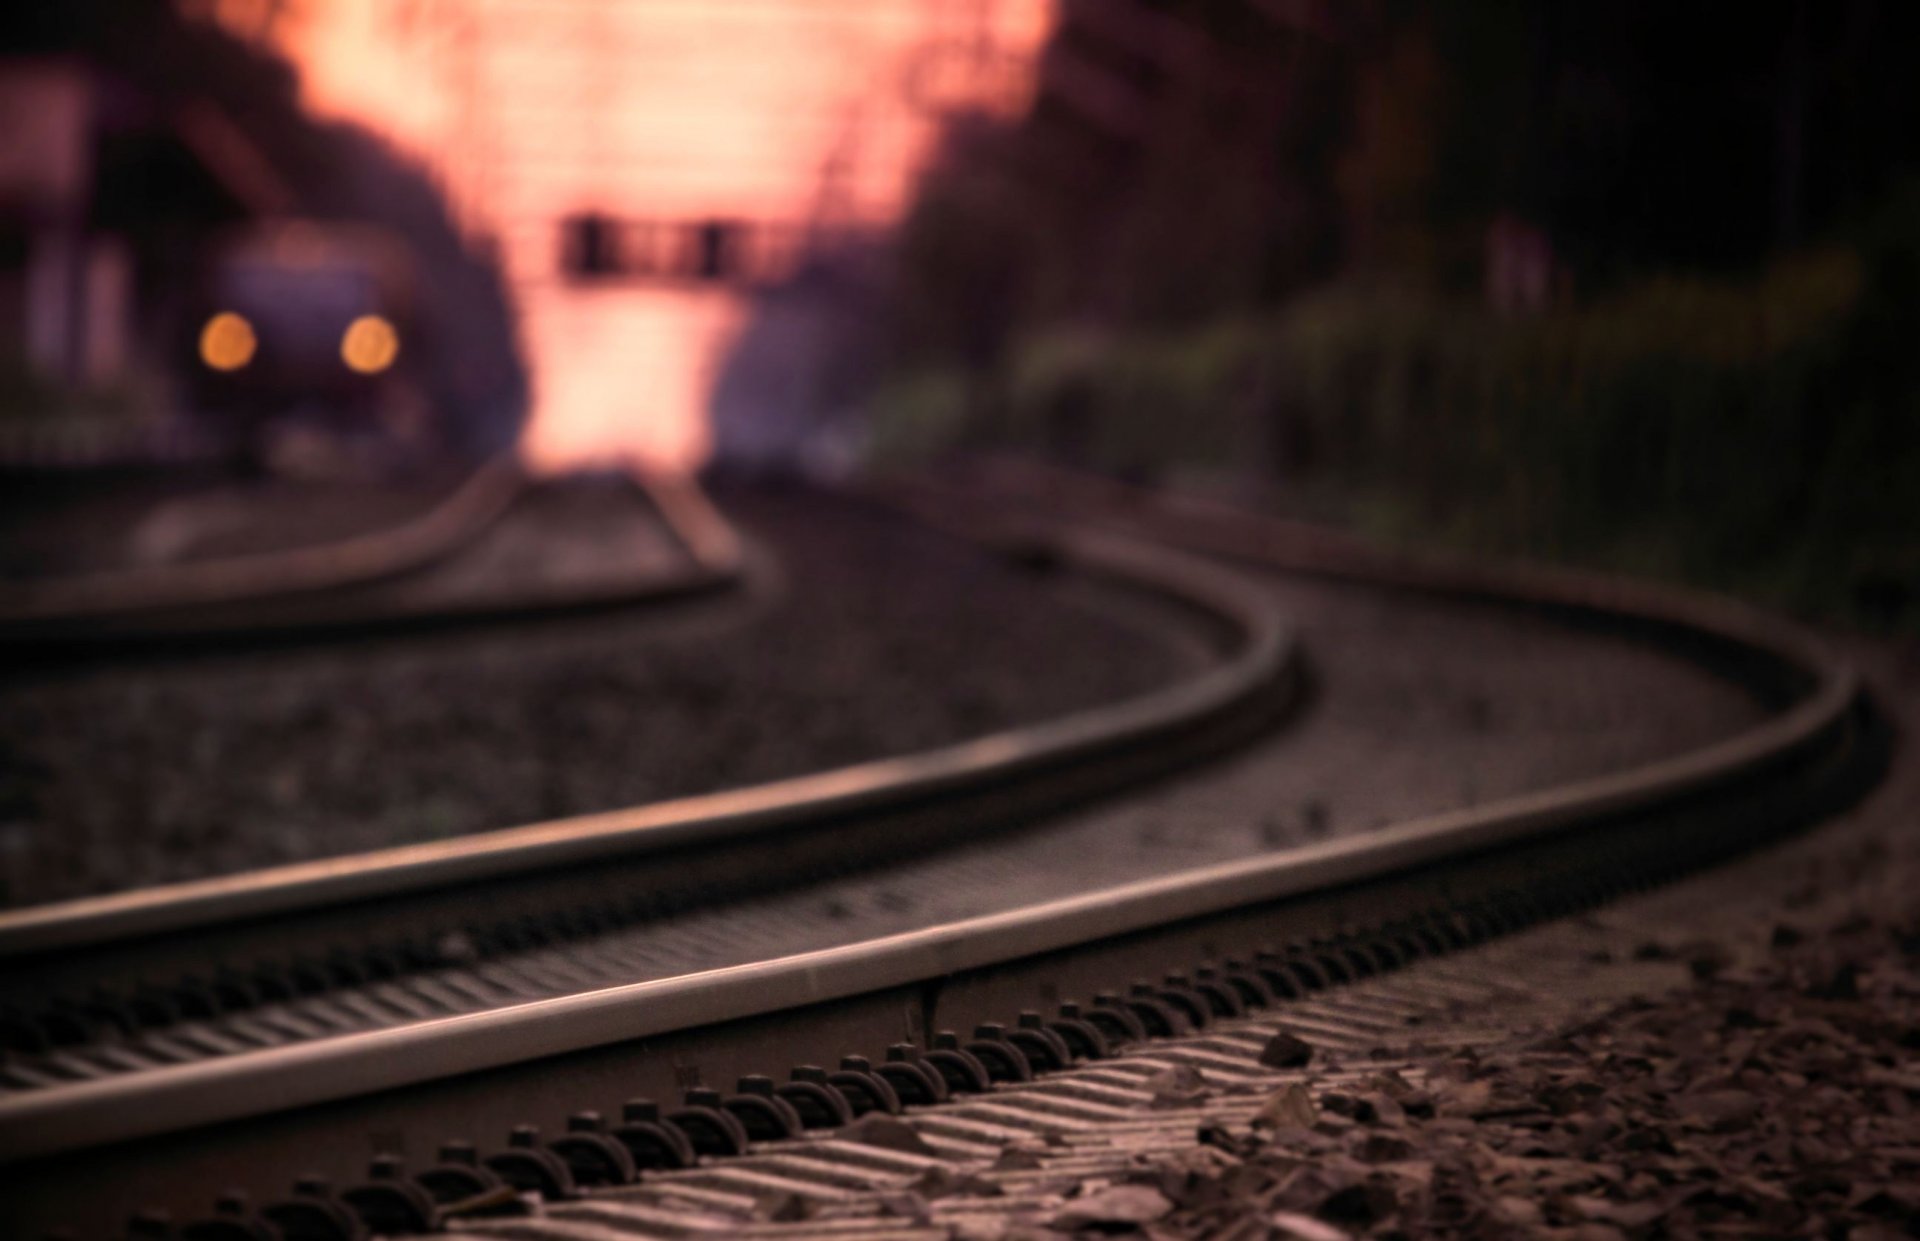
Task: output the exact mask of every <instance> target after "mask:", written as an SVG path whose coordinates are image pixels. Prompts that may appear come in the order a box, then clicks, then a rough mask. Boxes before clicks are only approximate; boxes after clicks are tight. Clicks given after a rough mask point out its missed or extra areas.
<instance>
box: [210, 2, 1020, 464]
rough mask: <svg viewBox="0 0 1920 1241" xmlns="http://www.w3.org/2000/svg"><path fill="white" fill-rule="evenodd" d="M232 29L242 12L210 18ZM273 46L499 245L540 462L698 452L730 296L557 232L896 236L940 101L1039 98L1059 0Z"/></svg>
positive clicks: (601, 13) (333, 110)
mask: <svg viewBox="0 0 1920 1241" xmlns="http://www.w3.org/2000/svg"><path fill="white" fill-rule="evenodd" d="M223 9H232V10H234V14H235V16H230V15H227V14H225V13H222V14H221V15H222V19H223V20H229V21H230V22H231V23H232V24H233V25H235V26H236V27H238V26H240V25H242V24H243V22H242V21H241V20H240V18H242V17H244V16H245V14H246V12H249V11H250V9H249V6H248V5H247V4H245V3H241V2H240V0H225V2H224V3H221V4H218V5H216V6H215V11H216V12H220V11H221V10H223ZM283 12H284V13H285V14H286V16H284V17H282V18H281V19H280V20H278V21H277V22H275V23H273V24H272V34H271V37H272V38H273V39H274V40H275V41H276V42H278V43H279V44H280V45H281V46H282V47H283V49H284V50H285V51H286V52H287V53H288V54H289V55H290V56H291V57H292V59H293V60H294V61H295V62H296V63H297V64H298V65H299V67H300V69H301V72H302V80H303V90H304V91H305V93H306V96H307V99H308V102H309V103H310V105H311V106H312V107H313V108H314V109H315V110H316V111H319V112H322V113H325V114H329V115H335V116H344V117H347V118H350V119H353V120H357V121H359V122H361V123H363V124H366V125H368V126H369V127H371V128H374V129H376V130H379V131H380V132H382V133H383V134H384V135H386V136H387V137H388V138H389V139H391V140H392V141H394V142H395V143H396V144H397V145H399V146H400V147H401V148H403V149H405V150H407V151H409V152H411V153H412V154H414V155H415V156H417V157H418V158H420V159H421V160H422V161H423V162H425V163H426V164H427V165H428V167H429V168H430V170H431V171H432V173H433V175H434V176H435V178H436V179H437V180H438V182H439V183H440V185H441V186H442V188H443V190H444V191H445V193H446V194H447V197H448V200H449V202H450V204H451V207H452V209H453V212H454V216H455V219H456V220H457V221H458V222H459V224H460V226H461V228H462V229H463V230H464V232H465V233H466V235H467V236H468V237H469V238H470V239H471V240H473V241H474V242H475V243H476V244H488V245H492V246H495V247H497V253H498V255H499V258H500V261H501V263H502V265H503V268H504V271H505V273H506V276H507V280H508V283H509V286H510V288H511V290H512V293H513V296H514V299H515V302H516V306H517V310H518V314H519V317H520V332H521V337H522V342H523V347H524V348H525V350H526V352H527V354H528V357H529V361H530V364H531V366H532V369H533V383H534V409H533V415H532V418H531V421H530V424H529V427H528V432H527V438H526V451H527V454H528V456H529V457H530V458H531V459H532V460H533V461H534V462H535V463H536V464H540V465H545V466H560V465H566V464H572V463H578V462H584V461H591V460H595V459H601V458H608V457H617V456H631V455H638V456H640V457H642V458H644V459H646V460H649V461H651V462H653V463H655V464H664V465H692V464H695V463H697V462H698V461H699V460H700V459H701V458H702V457H703V455H704V453H705V451H706V447H707V435H706V406H707V399H708V393H709V391H710V387H711V384H712V380H713V377H714V372H715V369H716V367H717V366H718V364H719V363H720V361H721V360H722V359H723V358H724V356H725V352H726V349H727V347H728V346H729V344H730V343H731V342H732V340H733V339H734V337H735V335H736V334H737V332H738V331H739V329H740V327H741V325H742V324H743V323H744V321H745V318H746V316H747V313H748V312H749V310H750V308H751V303H750V300H749V297H748V295H747V294H745V293H744V292H742V291H741V290H739V289H737V288H729V287H722V286H702V285H691V284H685V283H681V284H659V283H655V284H645V283H639V282H632V281H627V282H621V281H616V282H613V283H609V284H599V285H581V284H576V283H569V282H567V281H565V280H563V278H562V275H561V272H560V269H559V255H560V248H561V221H562V220H563V219H564V218H566V217H567V216H568V215H570V214H572V213H575V212H582V211H599V212H605V213H607V214H609V215H612V216H614V217H617V218H637V219H652V220H669V221H680V220H699V219H705V218H737V219H742V220H748V221H756V222H770V223H775V224H786V225H792V226H796V227H800V228H813V229H824V230H835V229H868V228H874V227H884V226H885V225H886V224H888V223H889V222H891V221H893V220H895V219H896V218H897V217H898V215H899V213H900V211H901V210H902V209H903V206H904V204H905V202H906V199H907V195H908V194H909V192H910V190H911V187H912V179H913V176H914V174H915V172H916V171H917V169H918V168H919V167H920V166H921V163H922V161H923V160H924V158H925V157H926V154H927V152H928V150H929V146H930V143H931V141H932V139H933V138H934V137H935V136H936V132H937V130H936V123H937V121H938V119H939V116H940V110H941V109H942V108H946V107H951V106H955V105H964V106H972V107H977V108H980V107H983V108H987V109H989V110H995V111H1001V112H1006V113H1011V112H1013V111H1015V110H1017V109H1019V108H1021V107H1023V106H1024V103H1025V97H1024V96H1025V92H1026V91H1027V90H1029V89H1030V87H1031V82H1030V74H1031V70H1032V67H1033V64H1034V62H1035V59H1036V55H1037V51H1038V49H1039V47H1040V44H1041V42H1042V40H1043V39H1044V37H1045V34H1046V31H1047V29H1048V27H1049V26H1050V24H1051V22H1052V0H305V2H304V3H302V4H299V5H295V6H291V7H290V8H289V9H286V10H283Z"/></svg>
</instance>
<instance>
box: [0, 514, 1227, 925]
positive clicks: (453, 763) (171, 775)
mask: <svg viewBox="0 0 1920 1241" xmlns="http://www.w3.org/2000/svg"><path fill="white" fill-rule="evenodd" d="M727 508H728V510H729V512H730V514H731V515H732V516H733V517H734V518H735V519H736V520H737V521H738V522H739V523H740V524H741V526H742V527H743V529H744V531H745V532H746V534H747V535H748V536H749V537H750V538H751V539H753V540H755V541H756V542H757V543H758V544H759V545H760V547H761V548H762V549H763V550H764V553H765V554H764V557H763V559H764V560H766V561H768V562H770V563H771V564H772V565H773V568H772V570H771V572H772V575H773V576H774V577H775V578H777V583H776V585H775V587H774V588H773V589H771V590H768V589H766V588H765V587H766V584H765V582H764V581H763V582H762V583H761V588H760V589H759V593H758V594H755V595H751V596H749V597H747V598H743V599H734V600H728V601H722V602H719V603H714V604H710V605H702V606H701V607H700V608H699V610H697V611H692V610H688V611H683V612H680V613H678V614H674V613H661V612H658V611H654V612H638V613H630V614H618V613H615V614H606V615H600V616H594V617H576V618H569V619H560V620H551V621H546V622H542V623H536V624H531V625H525V626H519V627H515V628H510V629H476V630H468V631H461V632H457V633H451V634H447V633H441V634H434V635H431V636H418V635H416V636H413V637H396V638H388V639H380V640H372V641H364V642H359V643H354V644H342V645H336V646H328V647H315V648H310V649H303V650H296V651H279V652H271V651H259V650H255V651H251V652H244V653H232V654H226V655H216V656H209V657H204V658H200V659H196V660H191V661H187V662H180V663H173V664H165V663H146V664H141V663H131V662H128V663H119V664H111V665H107V666H102V667H95V668H92V669H90V670H85V671H64V672H54V671H48V672H46V673H44V674H40V673H35V672H34V671H33V670H31V669H20V670H16V672H15V673H14V674H13V675H11V676H10V677H9V678H8V681H7V683H6V684H5V685H4V687H0V903H5V904H9V905H19V904H26V903H39V902H44V901H48V900H56V899H61V898H65V897H73V896H81V895H86V894H89V893H95V892H103V891H111V890H117V889H122V888H127V887H133V886H139V885H145V884H152V883H159V882H165V881H169V880H178V879H185V878H191V877H197V876H201V875H208V874H220V873H228V872H232V871H236V870H240V869H245V868H250V867H254V866H261V865H269V864H274V863H279V862H288V861H295V860H302V859H306V858H312V857H318V856H329V855H336V854H341V853H348V852H355V851H359V850H364V849H371V848H378V847H382V846H387V845H393V844H399V843H405V842H410V841H418V840H430V839H436V838H442V837H447V836H454V835H460V834H465V833H469V832H475V831H482V830H487V829H490V828H499V827H507V826H514V825H518V824H521V823H527V822H532V821H538V820H542V819H549V818H556V817H561V816H566V815H572V814H580V813H586V812H590V811H596V810H605V809H609V808H614V807H619V806H626V805H632V804H637V803H642V802H647V801H654V800H659V799H662V798H669V797H676V796H683V795H690V794H696V793H703V792H709V791H713V790H716V789H721V788H727V787H732V786H738V785H742V784H748V783H755V782H759V781H764V780H771V779H776V778H779V777H783V776H791V775H797V774H802V773H805V772H808V771H812V770H818V769H821V768H824V767H831V766H836V765H842V764H847V763H853V762H859V761H862V760H866V759H871V758H876V757H881V756H885V755H892V754H900V753H906V752H911V751H915V750H920V749H926V748H930V747H934V746H938V745H941V744H946V743H950V742H954V741H958V740H962V739H966V738H969V737H973V736H977V735H979V734H981V733H984V732H988V731H991V730H994V729H998V728H1003V727H1007V726H1009V725H1013V724H1017V723H1021V722H1026V721H1035V720H1042V719H1047V718H1052V717H1055V716H1058V715H1061V714H1064V713H1067V712H1070V711H1074V710H1077V709H1081V708H1085V707H1090V706H1094V705H1097V704H1101V703H1105V702H1110V701H1114V700H1116V699H1119V698H1123V697H1127V696H1130V695H1134V694H1138V693H1142V692H1145V691H1147V690H1150V689H1153V688H1156V687H1158V686H1160V685H1164V684H1167V683H1168V682H1170V681H1172V680H1173V679H1175V678H1177V677H1178V676H1180V675H1182V674H1184V673H1188V672H1191V671H1193V670H1195V669H1196V668H1198V667H1199V666H1201V664H1202V663H1203V662H1204V660H1205V659H1206V658H1207V654H1206V652H1205V651H1204V648H1203V647H1201V645H1200V644H1199V643H1197V642H1192V641H1188V640H1180V639H1177V640H1172V641H1170V640H1168V636H1167V635H1166V634H1165V633H1163V632H1161V631H1159V629H1157V628H1156V627H1155V626H1153V625H1150V624H1148V623H1147V622H1146V621H1145V620H1144V619H1142V618H1139V617H1134V616H1131V615H1130V613H1129V609H1127V608H1126V607H1118V606H1115V605H1114V602H1113V596H1112V594H1111V592H1110V591H1104V590H1096V589H1094V588H1091V587H1089V586H1087V585H1086V584H1085V583H1084V582H1081V581H1078V580H1077V579H1075V578H1073V577H1072V576H1070V575H1055V574H1035V573H1032V572H1029V571H1026V570H1022V569H1019V568H1016V567H1013V566H1011V565H1009V564H1008V563H1006V562H1005V561H1003V560H1001V559H999V558H996V557H993V556H989V555H987V554H985V553H983V552H982V551H980V550H979V549H977V548H975V547H974V546H972V545H970V544H967V543H963V542H961V541H958V540H955V539H952V538H949V537H946V536H943V535H940V534H936V533H933V532H931V531H928V530H926V529H925V528H923V527H919V526H915V525H911V524H907V523H903V522H900V521H898V520H894V519H890V518H885V517H882V516H879V515H876V514H874V513H872V512H869V511H867V510H865V509H863V508H861V507H859V506H856V505H853V504H850V503H847V502H842V501H835V500H830V499H827V498H824V497H821V496H817V495H810V494H805V493H779V492H775V491H770V490H760V491H753V492H742V493H740V494H737V495H734V496H731V497H729V498H728V502H727ZM769 596H770V597H769Z"/></svg>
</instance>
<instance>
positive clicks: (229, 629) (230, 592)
mask: <svg viewBox="0 0 1920 1241" xmlns="http://www.w3.org/2000/svg"><path fill="white" fill-rule="evenodd" d="M619 483H620V485H622V486H624V487H626V488H629V489H630V490H631V492H632V501H633V504H634V506H635V509H636V513H638V512H645V513H646V514H647V515H648V517H647V520H648V521H650V522H652V523H655V524H657V525H658V526H659V527H661V528H662V530H663V534H664V539H665V541H666V542H668V543H670V544H671V545H672V547H673V562H672V563H671V564H651V565H640V564H636V565H634V566H633V567H632V568H631V569H622V570H620V571H618V572H612V573H602V574H600V575H599V576H597V577H593V578H588V579H584V580H579V581H559V582H536V583H532V584H528V583H525V582H521V581H517V580H515V578H516V573H515V572H514V571H513V570H514V569H515V568H516V566H514V565H512V564H505V565H502V564H501V563H500V562H501V561H502V559H503V558H504V557H512V556H516V555H517V557H518V558H519V559H520V560H522V561H525V560H528V559H530V553H529V552H528V551H527V550H526V549H520V548H515V547H513V546H512V543H513V540H514V537H515V532H516V531H515V524H516V522H517V521H518V520H520V517H521V514H522V512H523V511H528V510H533V509H535V508H536V507H537V506H538V505H539V503H540V502H541V500H542V499H543V497H544V493H546V492H547V491H550V490H552V489H554V488H555V487H557V486H560V485H563V484H556V483H553V482H549V481H544V480H540V479H535V478H531V477H529V476H528V475H527V474H526V472H525V471H524V469H523V468H522V467H521V465H520V464H519V462H518V461H517V460H515V459H513V458H511V457H500V458H495V459H492V460H489V461H486V462H483V463H482V464H480V465H479V466H477V467H476V468H475V469H474V470H473V472H472V473H471V474H470V475H469V476H468V477H467V478H466V479H465V480H464V481H463V482H461V483H460V484H459V485H458V486H457V487H455V488H453V489H452V490H451V491H450V492H449V493H448V494H447V495H446V496H445V497H444V498H442V499H440V500H439V501H437V502H436V503H434V504H433V505H432V506H431V507H429V508H428V509H426V510H425V511H423V512H421V513H419V514H417V515H415V516H413V517H410V518H408V519H406V520H404V521H401V522H398V523H396V524H393V525H390V526H387V527H384V528H380V529H376V530H370V531H367V532H364V533H360V534H356V535H352V536H349V537H345V538H339V539H335V540H332V541H329V542H324V543H319V544H315V545H310V546H304V547H297V548H290V549H284V550H276V551H266V552H251V553H245V554H235V555H228V556H221V557H213V558H208V559H204V560H194V561H188V562H185V563H181V564H174V565H164V566H158V565H156V566H134V567H127V568H115V569H102V570H94V571H90V572H85V573H76V574H69V575H62V576H56V577H48V578H42V579H38V580H32V581H26V582H15V583H11V584H8V585H6V586H5V587H4V588H0V644H4V645H5V646H8V647H12V648H14V649H16V650H22V651H28V650H30V651H32V652H33V653H35V654H45V653H50V652H57V651H62V650H75V651H80V652H88V651H97V650H100V649H107V648H114V647H118V648H126V647H144V646H152V645H156V644H165V645H182V644H191V643H195V642H200V643H223V644H228V643H231V642H233V641H236V640H259V639H263V638H267V637H272V638H282V639H284V638H292V637H301V636H308V635H326V634H333V633H339V632H343V631H348V630H354V629H366V630H386V629H392V628H394V627H395V626H397V625H401V624H406V623H413V624H422V623H431V622H436V621H454V620H464V621H473V620H489V619H504V618H510V617H514V616H519V615H523V614H527V613H534V612H541V611H556V610H578V609H581V608H587V607H592V606H598V605H613V604H622V603H631V602H635V601H637V600H642V599H652V598H664V597H672V596H679V595H685V594H692V593H697V592H699V591H703V590H708V589H712V588H715V587H718V586H722V585H727V584H730V583H732V582H734V581H735V580H737V579H738V578H739V576H740V575H741V573H742V549H741V547H740V544H739V541H738V539H737V538H736V537H735V535H734V533H733V531H732V528H731V527H730V526H729V525H728V524H727V523H726V522H725V521H724V520H723V519H721V518H720V517H719V515H718V514H717V513H715V512H714V511H713V509H712V507H711V505H710V504H708V503H707V501H706V498H705V496H704V495H702V494H701V493H700V492H699V490H698V489H697V488H695V487H691V486H690V485H689V484H687V483H685V482H683V481H680V480H677V479H673V478H667V477H652V476H643V475H638V474H633V475H625V476H622V477H621V478H620V479H619ZM495 543H504V544H507V547H506V549H505V550H504V551H503V550H502V549H500V548H496V547H494V546H492V544H495ZM503 570H504V571H503Z"/></svg>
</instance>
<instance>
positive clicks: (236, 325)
mask: <svg viewBox="0 0 1920 1241" xmlns="http://www.w3.org/2000/svg"><path fill="white" fill-rule="evenodd" d="M259 348H260V338H259V336H258V335H256V334H255V332H254V330H253V324H252V323H249V322H248V321H247V317H246V316H245V315H243V314H240V313H238V312H236V311H232V310H223V311H221V312H220V313H219V314H217V315H215V316H213V317H212V318H211V319H208V320H207V322H206V325H205V326H203V327H202V328H201V329H200V360H201V361H202V362H204V363H206V364H207V366H208V367H209V368H210V369H212V370H216V371H237V370H239V369H240V368H241V367H243V366H245V365H246V364H247V363H249V362H251V361H253V355H254V354H255V353H256V352H257V351H258V350H259ZM399 356H400V333H399V332H397V331H395V330H394V326H393V324H392V323H390V322H388V321H387V320H386V319H385V318H383V317H382V316H380V315H361V316H360V317H359V318H357V319H355V320H354V321H353V322H352V323H349V324H347V330H346V331H345V332H343V333H341V335H340V360H341V361H342V362H344V363H346V364H347V369H348V370H352V371H358V372H359V373H360V374H362V375H377V374H379V373H380V372H381V371H384V370H386V369H387V368H388V367H390V366H392V365H393V360H394V359H395V358H397V357H399Z"/></svg>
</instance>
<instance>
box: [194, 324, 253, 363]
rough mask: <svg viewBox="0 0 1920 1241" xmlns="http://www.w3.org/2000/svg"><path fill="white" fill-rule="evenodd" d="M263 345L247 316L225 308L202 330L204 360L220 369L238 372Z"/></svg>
mask: <svg viewBox="0 0 1920 1241" xmlns="http://www.w3.org/2000/svg"><path fill="white" fill-rule="evenodd" d="M259 347H260V341H259V338H258V337H256V336H255V335H254V334H253V324H251V323H248V322H247V319H246V316H245V315H240V314H235V313H234V312H233V311H231V310H223V311H221V312H220V313H219V314H217V315H215V316H213V318H211V319H208V320H207V323H206V326H205V327H203V328H201V329H200V360H201V361H202V362H205V363H206V364H207V365H208V366H209V367H210V368H212V369H213V370H216V371H237V370H239V369H240V368H241V367H243V366H245V365H246V364H247V363H249V362H251V361H253V355H254V351H255V350H257V349H258V348H259Z"/></svg>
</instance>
